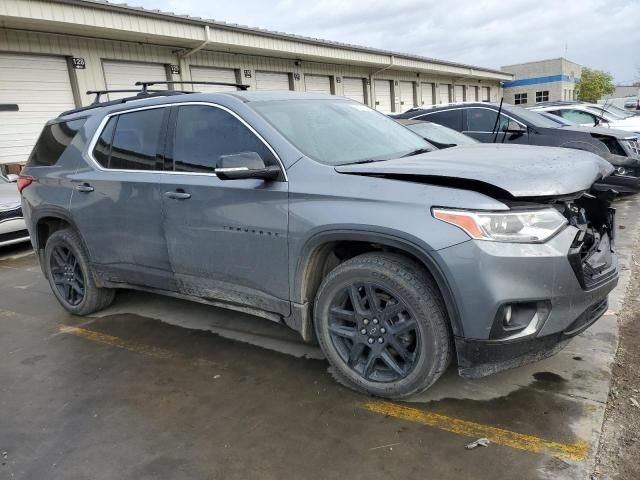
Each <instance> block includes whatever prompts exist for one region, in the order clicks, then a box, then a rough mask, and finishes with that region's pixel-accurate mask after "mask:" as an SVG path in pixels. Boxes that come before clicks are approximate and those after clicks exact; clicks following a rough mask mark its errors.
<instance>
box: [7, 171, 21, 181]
mask: <svg viewBox="0 0 640 480" xmlns="http://www.w3.org/2000/svg"><path fill="white" fill-rule="evenodd" d="M7 180H9V181H10V182H11V183H16V182H17V181H18V175H16V174H15V173H9V174H7Z"/></svg>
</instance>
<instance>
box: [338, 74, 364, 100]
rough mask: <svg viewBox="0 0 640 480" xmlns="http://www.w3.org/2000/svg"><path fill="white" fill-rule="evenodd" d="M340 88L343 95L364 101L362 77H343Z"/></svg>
mask: <svg viewBox="0 0 640 480" xmlns="http://www.w3.org/2000/svg"><path fill="white" fill-rule="evenodd" d="M342 90H343V94H344V96H345V97H347V98H350V99H351V100H355V101H356V102H360V103H364V79H363V78H347V77H345V78H343V79H342Z"/></svg>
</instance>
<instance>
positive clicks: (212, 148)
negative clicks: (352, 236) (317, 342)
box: [161, 105, 289, 315]
mask: <svg viewBox="0 0 640 480" xmlns="http://www.w3.org/2000/svg"><path fill="white" fill-rule="evenodd" d="M171 125H172V129H173V130H172V131H173V133H171V134H170V135H169V144H170V146H169V151H170V152H171V154H170V155H169V157H170V158H169V159H168V168H169V171H168V172H167V173H165V174H164V175H163V184H162V188H161V198H162V200H161V201H162V204H163V209H164V213H165V218H164V235H165V238H166V244H167V249H168V252H169V257H170V261H171V266H172V268H173V271H174V272H175V277H176V279H177V282H178V284H179V288H180V290H181V291H182V292H183V293H185V294H188V295H196V296H200V297H205V298H211V299H222V300H224V301H225V302H227V303H236V304H239V305H248V306H253V307H256V308H259V309H261V310H266V311H268V312H273V313H277V314H283V315H284V314H288V313H289V301H288V300H289V277H288V267H287V266H288V250H287V233H288V232H287V225H288V183H287V182H286V181H284V172H283V179H282V181H270V182H265V181H263V180H258V179H246V180H220V179H219V178H218V177H217V176H216V175H215V166H216V164H217V161H218V159H219V158H220V156H222V155H231V154H236V153H240V152H256V153H258V154H259V155H260V156H261V157H262V158H263V160H264V161H265V163H266V164H267V165H269V164H272V165H280V164H279V162H278V160H277V158H276V155H275V153H274V151H273V150H272V149H271V148H270V147H269V146H268V145H267V144H266V143H265V142H264V141H263V140H262V139H261V138H260V137H259V136H258V135H257V134H256V133H255V131H253V130H252V129H251V128H250V127H249V126H248V125H247V124H246V123H245V122H243V121H242V120H241V119H240V118H239V117H237V116H236V115H235V114H233V113H232V112H231V111H230V110H228V109H226V108H224V107H219V106H214V105H185V106H180V107H174V109H173V111H172V120H171Z"/></svg>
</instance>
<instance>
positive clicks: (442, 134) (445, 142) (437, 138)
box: [397, 119, 479, 148]
mask: <svg viewBox="0 0 640 480" xmlns="http://www.w3.org/2000/svg"><path fill="white" fill-rule="evenodd" d="M397 122H398V123H399V124H400V125H404V126H405V127H407V128H408V129H409V130H412V131H414V132H416V133H417V134H418V135H420V136H421V137H422V138H424V139H425V140H426V141H427V142H429V143H430V144H432V145H433V146H435V147H437V148H449V147H455V146H457V145H473V144H475V143H479V142H478V140H476V139H475V138H471V137H467V136H466V135H464V134H463V133H460V132H456V131H455V130H452V129H451V128H447V127H443V126H442V125H439V124H437V123H433V122H424V121H422V120H404V119H398V120H397Z"/></svg>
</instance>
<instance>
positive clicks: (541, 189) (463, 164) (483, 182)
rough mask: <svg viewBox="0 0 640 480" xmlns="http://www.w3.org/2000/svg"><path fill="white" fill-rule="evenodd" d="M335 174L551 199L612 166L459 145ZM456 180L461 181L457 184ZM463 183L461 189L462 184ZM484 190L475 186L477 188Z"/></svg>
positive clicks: (510, 148) (530, 149)
mask: <svg viewBox="0 0 640 480" xmlns="http://www.w3.org/2000/svg"><path fill="white" fill-rule="evenodd" d="M335 169H336V171H338V172H339V173H345V174H352V175H375V176H390V177H393V178H406V179H407V180H412V179H413V178H407V177H414V178H415V180H416V181H421V180H423V181H425V183H429V182H433V183H437V184H440V185H448V186H452V187H463V188H468V189H474V190H484V191H486V190H491V187H493V190H495V189H499V190H502V191H504V192H507V193H508V194H509V195H511V196H512V197H553V196H562V195H570V194H573V193H577V192H582V191H586V190H589V189H590V188H591V186H592V185H593V184H594V183H595V182H597V181H598V180H601V179H602V178H604V177H606V176H608V175H610V174H611V173H612V172H613V170H614V168H613V166H611V164H610V163H608V162H606V161H605V160H603V159H602V158H600V157H598V156H597V155H594V154H593V153H589V152H583V151H581V150H572V149H568V148H552V147H534V146H524V145H494V144H480V145H465V146H459V147H453V148H448V149H445V150H436V151H433V152H429V153H425V154H421V155H415V156H411V157H405V158H398V159H393V160H384V161H379V162H372V163H363V164H351V165H340V166H337V167H335ZM461 181H462V182H461ZM465 181H466V182H468V183H469V185H464V182H465ZM487 185H488V186H489V187H490V188H489V189H487V188H475V187H482V186H487Z"/></svg>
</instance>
